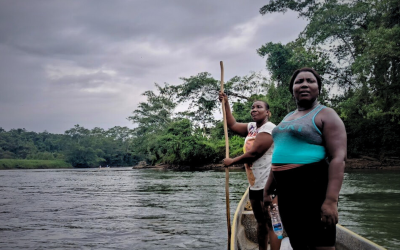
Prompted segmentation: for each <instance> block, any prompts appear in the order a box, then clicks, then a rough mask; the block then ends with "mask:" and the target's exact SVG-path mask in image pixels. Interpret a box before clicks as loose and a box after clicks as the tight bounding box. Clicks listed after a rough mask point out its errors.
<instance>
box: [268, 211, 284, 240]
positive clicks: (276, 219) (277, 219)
mask: <svg viewBox="0 0 400 250" xmlns="http://www.w3.org/2000/svg"><path fill="white" fill-rule="evenodd" d="M271 222H272V228H273V229H274V233H275V234H276V236H278V239H280V240H281V239H283V236H282V234H283V226H282V221H281V216H280V215H279V209H278V205H277V204H273V205H272V208H271Z"/></svg>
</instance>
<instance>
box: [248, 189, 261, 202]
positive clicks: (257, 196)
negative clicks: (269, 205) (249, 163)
mask: <svg viewBox="0 0 400 250" xmlns="http://www.w3.org/2000/svg"><path fill="white" fill-rule="evenodd" d="M249 199H250V200H256V201H261V202H262V201H264V189H260V190H251V189H250V188H249Z"/></svg>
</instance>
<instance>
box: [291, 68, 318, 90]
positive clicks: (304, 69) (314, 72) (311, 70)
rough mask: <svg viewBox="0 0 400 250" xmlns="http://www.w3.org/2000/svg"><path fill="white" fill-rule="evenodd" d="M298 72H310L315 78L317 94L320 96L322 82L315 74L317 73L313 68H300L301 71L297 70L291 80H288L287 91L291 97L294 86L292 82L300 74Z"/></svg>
mask: <svg viewBox="0 0 400 250" xmlns="http://www.w3.org/2000/svg"><path fill="white" fill-rule="evenodd" d="M300 72H310V73H312V74H313V75H314V76H315V78H317V83H318V90H319V93H320V94H321V88H322V80H321V76H320V75H319V74H318V73H317V71H315V69H313V68H307V67H306V68H301V69H297V70H296V71H295V72H294V73H293V75H292V78H290V84H289V91H290V93H291V94H292V95H293V84H294V80H295V79H296V77H297V75H298V74H300Z"/></svg>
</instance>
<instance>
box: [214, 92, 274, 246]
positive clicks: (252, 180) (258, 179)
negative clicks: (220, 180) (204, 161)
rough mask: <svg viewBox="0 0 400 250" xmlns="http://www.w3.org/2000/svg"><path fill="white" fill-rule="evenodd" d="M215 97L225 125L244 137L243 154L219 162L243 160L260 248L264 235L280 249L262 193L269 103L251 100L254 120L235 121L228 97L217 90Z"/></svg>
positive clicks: (268, 141)
mask: <svg viewBox="0 0 400 250" xmlns="http://www.w3.org/2000/svg"><path fill="white" fill-rule="evenodd" d="M219 100H220V101H221V102H225V111H226V121H227V125H228V128H229V129H230V130H232V131H233V132H235V133H236V134H238V135H240V136H243V137H246V140H245V145H244V151H245V153H244V154H243V155H241V156H238V157H236V158H233V159H231V158H226V159H224V161H223V164H224V165H225V166H226V167H228V166H230V165H233V164H239V163H244V164H245V167H246V174H247V178H248V180H249V184H250V188H249V189H250V190H249V198H250V202H251V206H252V208H253V213H254V217H255V218H256V220H257V239H258V243H259V248H260V250H267V246H268V235H269V237H270V243H271V250H277V249H279V248H280V244H281V241H280V240H279V239H278V238H277V236H276V235H275V234H274V231H273V230H272V226H271V219H270V216H269V214H268V211H266V213H265V214H264V211H265V210H264V209H263V193H264V186H265V183H266V182H267V179H268V175H269V173H270V170H271V157H272V150H273V141H272V136H271V132H272V129H273V128H274V127H275V124H273V123H271V122H269V121H268V119H269V116H270V115H271V113H270V111H269V106H268V104H267V103H266V102H264V101H255V102H254V103H253V105H252V106H251V117H252V118H253V121H254V122H250V123H238V122H236V120H235V118H234V117H233V115H232V112H231V109H230V107H229V102H228V97H227V96H226V95H225V94H224V93H222V92H220V93H219Z"/></svg>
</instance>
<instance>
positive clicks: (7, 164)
mask: <svg viewBox="0 0 400 250" xmlns="http://www.w3.org/2000/svg"><path fill="white" fill-rule="evenodd" d="M45 168H72V166H71V164H69V163H67V162H65V161H62V160H23V159H0V169H45Z"/></svg>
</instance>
